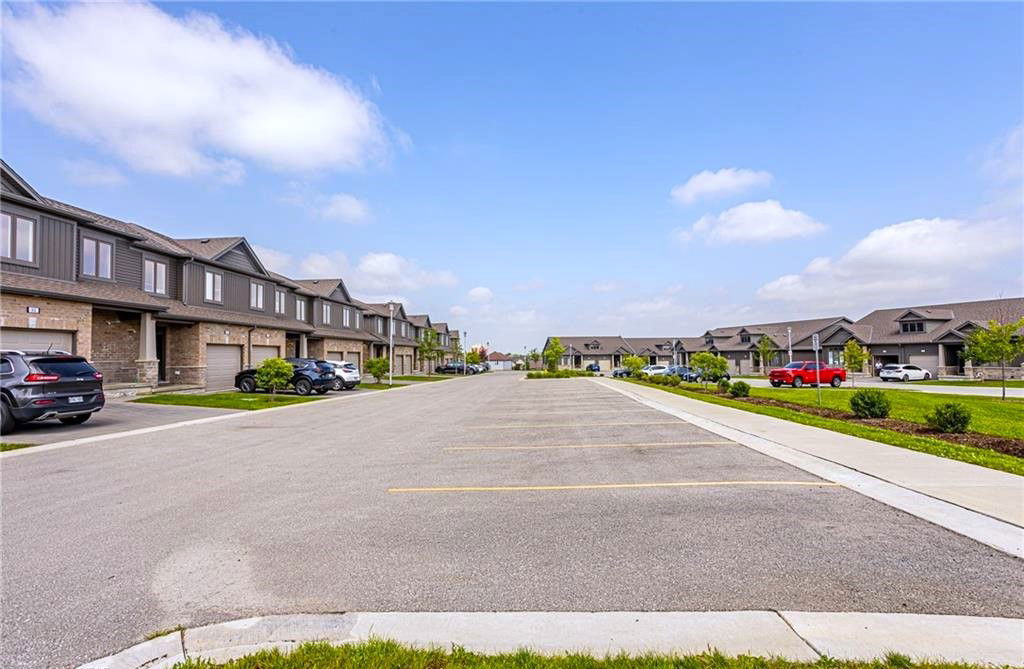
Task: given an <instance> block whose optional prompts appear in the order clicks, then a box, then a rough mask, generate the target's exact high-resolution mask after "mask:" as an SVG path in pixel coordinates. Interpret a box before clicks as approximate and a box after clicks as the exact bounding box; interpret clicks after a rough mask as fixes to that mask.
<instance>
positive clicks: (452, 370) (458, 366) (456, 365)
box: [434, 360, 476, 374]
mask: <svg viewBox="0 0 1024 669" xmlns="http://www.w3.org/2000/svg"><path fill="white" fill-rule="evenodd" d="M434 372H435V373H437V374H463V373H468V374H476V370H475V369H473V366H472V365H470V366H469V367H464V366H463V364H462V363H461V362H460V361H458V360H456V361H454V362H448V363H445V364H443V365H438V366H437V367H435V368H434Z"/></svg>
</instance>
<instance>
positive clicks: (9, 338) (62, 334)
mask: <svg viewBox="0 0 1024 669" xmlns="http://www.w3.org/2000/svg"><path fill="white" fill-rule="evenodd" d="M51 346H52V347H53V348H54V349H57V350H60V351H67V352H68V353H73V352H74V350H75V336H74V333H71V332H68V331H67V330H35V329H31V328H3V329H2V330H0V347H2V348H13V349H15V350H18V351H27V350H32V351H36V350H38V351H45V350H46V349H48V348H50V347H51Z"/></svg>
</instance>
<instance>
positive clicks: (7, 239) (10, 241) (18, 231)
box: [0, 214, 36, 262]
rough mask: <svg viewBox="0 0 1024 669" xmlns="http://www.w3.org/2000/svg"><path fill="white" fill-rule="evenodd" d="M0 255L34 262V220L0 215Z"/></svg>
mask: <svg viewBox="0 0 1024 669" xmlns="http://www.w3.org/2000/svg"><path fill="white" fill-rule="evenodd" d="M0 256H3V257H4V258H10V259H12V260H23V261H25V262H35V260H36V222H35V221H34V220H32V219H31V218H22V217H21V216H12V215H11V214H3V215H2V217H0Z"/></svg>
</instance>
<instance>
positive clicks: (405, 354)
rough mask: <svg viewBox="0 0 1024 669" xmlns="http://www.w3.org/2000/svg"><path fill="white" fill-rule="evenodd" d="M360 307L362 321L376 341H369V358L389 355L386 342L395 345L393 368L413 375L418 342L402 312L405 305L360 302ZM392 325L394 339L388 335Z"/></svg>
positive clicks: (398, 372)
mask: <svg viewBox="0 0 1024 669" xmlns="http://www.w3.org/2000/svg"><path fill="white" fill-rule="evenodd" d="M356 304H358V305H360V306H361V307H362V309H363V320H364V323H365V327H366V330H367V332H369V333H370V334H372V335H374V336H375V337H376V340H375V341H373V342H371V343H369V345H368V347H367V355H369V357H371V358H386V357H387V356H388V344H389V343H393V346H394V368H393V370H392V371H393V372H394V373H395V374H412V373H413V371H415V370H416V364H417V362H416V361H417V354H418V351H419V342H418V341H417V340H416V339H415V338H414V337H415V336H416V335H415V327H414V326H413V323H412V321H410V320H409V317H408V316H407V315H406V314H405V307H403V306H402V304H401V302H383V303H376V304H371V303H367V302H359V301H358V300H356ZM391 327H393V328H394V338H393V339H391V338H390V337H389V330H390V328H391Z"/></svg>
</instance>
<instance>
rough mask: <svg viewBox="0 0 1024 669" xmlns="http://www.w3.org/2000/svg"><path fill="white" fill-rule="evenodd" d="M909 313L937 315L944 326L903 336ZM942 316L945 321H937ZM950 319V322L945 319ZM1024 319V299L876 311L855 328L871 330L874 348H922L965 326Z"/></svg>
mask: <svg viewBox="0 0 1024 669" xmlns="http://www.w3.org/2000/svg"><path fill="white" fill-rule="evenodd" d="M909 312H914V313H918V314H935V315H936V316H935V317H934V319H935V320H944V321H945V322H944V323H941V324H939V325H938V326H937V327H934V328H932V329H931V331H929V332H903V331H902V329H901V326H900V318H902V317H903V316H904V315H905V314H907V313H909ZM939 315H942V316H943V318H941V319H940V318H938V316H939ZM947 315H948V318H946V317H945V316H947ZM1022 317H1024V297H1006V298H1001V299H996V300H977V301H974V302H951V303H948V304H928V305H921V306H914V307H898V308H895V309H876V310H874V311H872V312H871V313H869V314H868V315H867V316H864V318H861V319H860V320H859V321H857V323H856V325H863V326H871V328H872V334H871V342H870V343H872V344H900V343H904V344H923V343H928V342H934V341H938V340H939V339H941V338H942V337H944V336H945V335H946V334H947V333H948V332H950V331H951V330H955V329H957V328H958V327H961V326H966V325H967V324H968V323H971V324H973V325H974V326H975V327H987V324H988V321H990V320H996V321H1000V322H1003V323H1008V322H1011V321H1014V320H1017V319H1019V318H1022ZM926 320H927V319H926ZM1021 334H1024V329H1022V330H1021Z"/></svg>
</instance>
